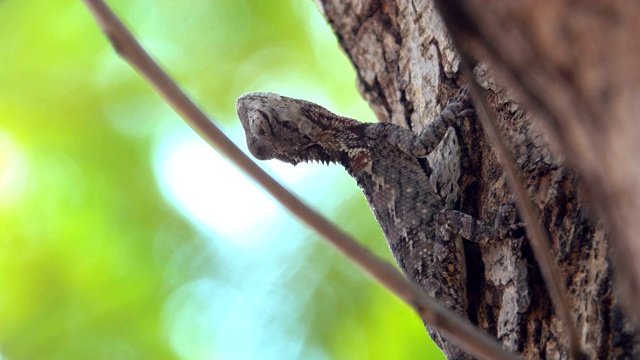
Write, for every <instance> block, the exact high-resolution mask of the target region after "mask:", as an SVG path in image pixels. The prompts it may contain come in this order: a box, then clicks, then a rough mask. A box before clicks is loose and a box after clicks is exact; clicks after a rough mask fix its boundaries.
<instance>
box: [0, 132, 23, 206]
mask: <svg viewBox="0 0 640 360" xmlns="http://www.w3.org/2000/svg"><path fill="white" fill-rule="evenodd" d="M20 152H21V151H20V150H19V149H18V146H17V145H16V143H15V142H14V141H13V140H12V139H11V138H10V137H9V135H7V134H6V133H4V132H2V130H0V206H10V205H11V204H14V203H15V202H16V201H18V200H19V199H20V195H21V194H22V190H23V189H24V185H25V180H26V177H27V166H26V165H27V164H26V162H25V159H24V158H23V156H22V154H21V153H20Z"/></svg>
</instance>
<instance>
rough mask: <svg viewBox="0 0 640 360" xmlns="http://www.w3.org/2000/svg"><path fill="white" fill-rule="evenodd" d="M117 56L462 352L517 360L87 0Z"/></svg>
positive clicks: (101, 4) (97, 3)
mask: <svg viewBox="0 0 640 360" xmlns="http://www.w3.org/2000/svg"><path fill="white" fill-rule="evenodd" d="M84 2H85V4H86V5H87V7H88V8H89V9H90V10H91V12H92V13H93V15H94V16H95V18H96V20H97V21H98V23H99V24H100V27H101V28H102V30H103V32H104V33H105V34H106V35H107V37H108V38H109V40H110V41H111V43H112V45H113V47H114V48H115V50H116V51H117V53H118V54H119V55H120V56H121V57H122V58H124V59H125V60H126V61H127V62H129V64H130V65H131V66H132V67H133V68H135V69H136V70H137V71H138V72H139V73H140V74H141V75H142V77H144V78H145V79H146V80H147V81H148V82H149V83H151V84H152V85H153V87H154V89H155V90H156V91H157V92H158V93H160V95H161V96H162V97H163V98H164V99H165V101H166V102H167V103H168V104H169V105H170V106H171V107H172V108H173V109H174V110H175V111H176V112H178V113H179V114H180V115H181V116H182V118H183V119H184V121H185V122H186V123H187V124H188V125H189V126H191V127H192V128H193V129H194V130H195V131H196V132H197V133H198V134H199V135H200V136H201V137H202V138H203V139H204V140H206V141H207V142H208V143H209V144H210V145H211V146H213V147H214V148H216V149H217V150H218V151H219V152H220V153H222V154H223V155H224V156H226V157H227V158H228V159H229V160H230V161H232V162H233V163H234V164H235V165H236V166H237V167H239V168H240V169H241V170H242V171H244V172H245V173H246V174H247V175H248V176H249V177H251V178H252V179H253V180H254V181H256V182H257V183H258V184H260V185H261V186H262V187H263V188H264V189H265V190H266V191H267V192H269V193H270V194H271V195H272V196H273V197H274V198H275V199H276V200H278V201H279V202H280V203H281V204H282V205H283V206H284V207H285V208H287V210H289V211H290V212H291V213H292V214H293V215H295V216H296V217H298V218H299V219H300V220H301V221H302V222H304V223H305V224H307V225H308V226H309V227H311V228H312V229H314V230H315V231H316V232H317V233H318V234H320V235H321V236H322V237H324V238H325V239H326V240H327V241H328V242H330V243H331V244H332V245H334V246H335V247H336V248H338V249H339V250H340V251H341V252H342V253H343V254H344V255H345V256H347V257H348V258H349V259H350V260H351V261H353V262H355V263H356V264H358V265H359V266H360V267H361V268H362V269H363V270H364V271H366V272H367V273H369V274H370V275H371V276H372V277H373V278H375V279H376V280H377V281H378V282H380V283H381V284H382V285H383V286H385V287H386V288H387V289H388V290H389V291H391V292H392V293H394V294H395V295H396V296H398V297H399V298H401V299H402V300H404V301H405V302H406V303H407V304H408V305H409V306H411V307H412V308H414V309H415V311H416V312H417V313H418V314H419V315H420V317H421V318H422V319H423V320H424V321H425V322H426V323H428V324H430V325H433V326H435V327H437V328H439V329H441V330H443V331H445V332H446V333H447V334H448V335H449V336H450V337H451V339H453V340H454V341H455V342H456V343H457V344H458V345H459V346H460V347H462V348H464V349H465V350H466V351H468V352H469V353H471V354H473V355H475V356H477V357H479V358H484V359H517V358H518V357H517V356H515V355H514V354H511V353H509V352H507V351H505V350H504V349H503V348H502V347H501V346H500V344H499V343H498V342H497V341H496V340H494V339H492V338H491V337H489V336H488V335H486V334H485V333H483V332H482V331H480V330H478V329H477V328H475V327H474V326H473V325H471V324H470V323H469V322H467V321H465V320H463V319H461V318H460V317H459V316H457V315H456V314H455V313H454V312H453V311H450V310H448V309H446V308H444V307H443V306H442V305H440V304H438V303H437V302H436V301H435V300H433V299H432V298H430V297H429V296H428V295H427V294H426V293H424V292H423V291H422V290H420V289H418V288H417V287H416V286H414V285H413V284H411V283H410V282H409V281H408V280H406V279H405V278H404V277H403V276H402V275H401V274H400V272H398V271H397V270H396V269H395V268H394V267H393V266H391V265H390V264H389V263H387V262H385V261H384V260H382V259H380V258H378V257H376V256H375V255H374V254H372V253H371V252H370V251H368V250H367V249H366V248H364V247H363V246H361V245H360V244H359V243H358V242H356V241H355V240H353V239H352V238H351V237H349V236H348V235H346V234H345V233H344V232H342V231H341V230H339V229H338V228H337V227H335V226H334V225H333V224H332V223H331V222H329V221H328V220H327V219H325V218H324V217H322V216H321V215H319V214H318V213H316V212H315V211H314V210H312V209H311V208H309V207H308V206H307V205H305V204H304V203H303V202H302V201H300V200H299V199H298V198H296V197H295V196H294V195H293V194H292V193H290V192H289V191H288V190H286V189H285V188H284V187H283V186H282V185H280V184H279V183H278V182H276V181H275V180H274V179H273V178H271V177H270V176H269V175H268V174H267V173H265V172H264V171H263V170H262V169H261V168H260V167H259V166H258V165H256V164H255V163H254V162H253V161H252V160H251V159H249V157H247V156H246V155H245V154H244V153H243V152H242V151H241V150H240V149H239V148H238V147H237V146H236V145H234V144H233V142H231V140H229V139H228V138H227V137H226V136H225V135H224V134H223V133H222V132H221V131H220V130H219V129H218V128H217V127H216V126H215V124H214V123H213V122H211V121H210V119H209V118H208V117H207V116H206V115H205V114H204V113H203V112H202V110H200V109H199V108H198V107H197V106H196V105H195V104H194V103H193V102H192V101H191V100H190V99H189V98H188V97H187V96H186V95H185V94H184V92H182V91H181V90H180V88H179V87H178V86H177V85H176V83H175V82H174V81H173V80H172V79H171V78H170V77H169V76H168V75H167V74H166V73H165V72H164V71H163V70H162V69H161V68H160V67H159V66H158V65H157V64H156V63H155V62H154V61H153V59H152V58H151V57H150V56H149V54H148V53H147V52H146V51H145V50H144V49H143V48H142V47H141V46H140V44H139V43H138V42H137V41H136V39H135V38H134V37H133V35H132V34H131V33H130V32H129V31H128V30H127V29H126V28H125V26H124V25H123V24H122V22H121V21H120V20H119V19H118V18H117V17H116V16H115V14H114V13H113V12H112V11H111V9H109V7H108V6H107V5H106V4H105V3H104V2H103V1H101V0H84Z"/></svg>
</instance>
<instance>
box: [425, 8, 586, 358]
mask: <svg viewBox="0 0 640 360" xmlns="http://www.w3.org/2000/svg"><path fill="white" fill-rule="evenodd" d="M436 2H437V3H438V10H439V12H440V14H441V16H442V18H443V20H444V22H445V24H446V26H447V29H448V30H449V32H450V34H451V39H452V41H453V43H454V46H455V47H456V49H457V50H458V54H460V67H461V69H462V72H463V75H464V76H465V77H466V78H467V80H468V81H469V85H470V90H471V96H472V98H473V101H474V103H475V105H476V112H477V113H478V116H479V118H480V119H481V120H482V123H483V125H484V128H485V130H486V131H487V133H488V135H489V138H490V139H491V143H492V144H493V146H494V148H495V150H496V153H497V154H498V159H499V160H500V163H501V164H502V168H503V169H504V171H505V174H506V177H507V181H508V183H509V186H510V187H511V189H512V190H513V191H514V193H515V195H516V204H517V207H518V210H519V211H520V214H521V215H522V218H523V220H524V222H525V225H526V230H527V235H528V238H529V239H530V243H531V247H532V248H533V252H534V255H535V258H536V261H537V262H538V264H539V265H540V271H541V273H542V276H543V278H544V280H545V284H546V286H547V289H548V291H549V295H550V296H551V299H552V301H553V304H554V306H555V309H556V311H557V313H558V316H559V317H560V319H562V321H563V322H564V324H565V327H566V330H567V337H568V339H569V351H570V355H571V357H572V358H574V359H584V358H586V353H585V352H584V351H583V349H582V346H581V344H580V340H579V339H578V332H577V331H576V327H575V324H574V320H573V318H572V316H571V312H570V310H569V303H568V300H567V295H566V290H565V288H564V286H563V285H562V284H563V282H562V281H561V277H560V274H559V273H558V271H557V267H556V265H555V261H554V260H553V259H554V258H553V255H552V253H551V248H550V246H549V238H548V237H547V233H546V232H545V231H544V230H543V229H542V225H541V224H540V219H539V218H538V215H537V213H536V212H535V211H534V209H533V205H532V204H531V200H530V199H529V196H528V194H527V191H526V190H525V188H524V185H523V184H522V181H521V180H520V177H519V175H518V171H517V169H516V167H515V162H514V161H513V158H512V157H511V153H510V152H509V150H508V149H507V145H506V143H505V140H504V137H503V136H502V134H501V133H500V130H499V129H498V125H497V120H496V116H495V114H494V112H493V111H492V110H491V108H490V107H489V105H488V104H487V102H486V100H485V96H484V89H483V88H482V87H481V86H480V84H478V82H477V81H476V77H475V75H474V73H473V70H472V69H473V65H471V64H473V63H474V62H475V61H474V60H473V58H472V57H471V56H470V54H469V53H467V52H466V49H465V48H464V45H463V37H464V34H465V33H473V32H480V31H481V30H480V29H478V28H477V27H476V26H474V24H473V22H472V21H471V20H470V18H469V17H468V16H467V14H466V13H465V12H464V10H463V9H462V7H463V5H461V4H459V3H458V2H455V1H454V2H450V1H445V0H437V1H436Z"/></svg>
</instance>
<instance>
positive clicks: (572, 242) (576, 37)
mask: <svg viewBox="0 0 640 360" xmlns="http://www.w3.org/2000/svg"><path fill="white" fill-rule="evenodd" d="M317 2H318V5H319V8H320V10H321V11H322V12H323V13H324V15H325V17H326V19H327V21H328V22H329V23H330V24H331V26H332V27H333V29H334V31H335V33H336V34H337V37H338V40H339V43H340V45H341V47H342V48H343V50H344V51H345V53H346V54H347V56H348V57H349V58H350V60H351V61H352V63H353V65H354V67H355V69H356V72H357V77H358V86H359V89H360V91H361V93H362V95H363V96H364V98H365V99H366V100H367V101H368V102H369V103H370V104H371V106H372V108H373V109H374V111H375V113H376V115H377V116H378V119H379V120H380V121H390V122H393V123H396V124H399V125H402V126H405V127H408V128H410V129H412V130H413V131H416V132H419V131H420V130H421V129H422V128H423V127H424V126H425V125H426V124H428V123H429V122H430V121H431V119H433V118H434V117H435V116H436V115H437V114H438V113H439V111H440V110H441V109H442V107H443V106H444V104H445V103H446V101H447V99H448V98H449V97H450V96H451V95H452V94H453V93H455V91H456V90H457V89H458V88H459V87H460V85H461V84H462V79H461V78H460V76H459V75H458V72H457V69H458V63H457V59H456V55H455V52H454V49H453V47H452V44H451V42H450V40H449V38H448V35H447V33H446V29H445V28H444V26H443V24H442V22H441V21H440V18H439V16H438V14H437V12H436V9H435V8H434V5H433V3H432V2H431V1H428V0H423V1H404V0H396V1H390V0H389V1H359V0H318V1H317ZM457 3H458V4H459V5H457V6H460V7H461V9H463V10H464V11H467V13H466V15H468V17H467V18H465V19H466V20H468V21H470V22H473V24H474V25H476V26H478V27H481V28H488V29H489V30H490V31H488V32H487V34H484V35H483V36H476V37H475V38H474V37H473V36H470V39H469V41H471V46H472V48H473V49H475V50H476V52H477V53H478V55H479V56H487V55H488V57H489V59H494V58H497V60H496V62H495V63H496V64H497V66H496V68H495V69H494V68H491V69H492V71H494V70H495V71H496V73H497V74H498V75H503V73H505V74H506V75H507V76H505V78H508V79H511V80H513V82H512V83H515V84H516V86H515V87H516V89H518V90H521V92H522V94H524V95H523V96H524V97H523V98H524V99H525V100H526V103H527V104H530V105H531V106H532V107H533V108H534V109H535V110H539V113H540V114H542V115H544V116H545V117H546V118H547V122H546V124H548V125H550V126H549V127H547V128H545V129H544V130H551V131H550V132H543V131H542V130H543V129H541V128H540V126H538V124H539V123H538V122H536V121H533V116H532V115H530V114H529V113H527V112H525V111H523V110H522V109H521V107H520V106H519V104H518V103H516V102H515V100H514V97H513V96H512V94H510V93H509V92H507V91H505V89H504V88H503V87H502V86H501V85H498V84H497V83H496V81H495V80H494V77H493V74H489V71H488V70H487V69H488V66H487V65H485V64H484V63H482V64H480V65H479V66H478V67H477V68H476V74H477V75H478V79H479V81H480V83H481V85H482V86H483V87H485V88H486V89H488V94H489V96H490V98H489V101H490V104H491V106H492V107H493V108H494V109H495V111H496V113H497V114H498V120H499V124H500V127H501V129H502V131H503V134H504V136H505V138H506V139H507V142H508V144H509V146H510V147H511V150H512V151H513V154H514V157H515V159H516V161H517V166H518V167H519V170H520V174H521V177H522V179H523V181H524V184H525V186H526V187H527V189H528V191H529V194H530V196H531V199H532V201H533V203H534V205H535V206H536V207H537V210H538V211H539V214H540V217H541V220H542V222H543V225H544V227H545V229H546V230H547V231H548V234H549V237H550V239H551V242H552V249H553V251H554V255H555V260H556V263H557V265H558V267H559V269H560V272H561V274H562V276H563V278H564V280H565V285H566V287H567V289H568V293H569V297H570V299H569V302H570V306H571V310H572V313H573V316H574V318H575V320H576V323H577V327H578V332H579V334H580V335H581V341H582V343H583V346H584V349H585V350H586V351H587V353H588V354H589V355H590V356H591V357H597V358H616V357H621V358H624V357H637V356H638V355H640V351H639V348H638V343H637V341H636V338H635V336H634V332H633V331H632V327H631V324H630V321H629V319H628V318H627V317H626V316H625V314H624V313H623V312H622V311H621V309H620V300H619V296H617V292H615V291H614V290H613V286H612V272H613V269H612V266H611V261H610V259H612V258H615V259H618V258H623V263H622V266H621V268H622V269H624V271H628V272H629V275H630V276H629V277H627V278H625V279H624V283H623V289H624V290H625V291H626V292H627V293H630V294H631V296H633V297H634V298H636V299H637V298H638V292H639V291H640V290H639V289H640V285H639V284H636V282H637V281H638V279H640V276H638V275H640V265H638V264H640V262H636V263H635V264H634V263H633V262H632V261H630V260H629V259H634V258H639V257H634V256H635V253H636V252H639V253H640V245H637V244H640V242H637V241H636V242H635V243H632V242H630V240H631V238H625V236H628V235H633V234H638V233H640V229H637V230H636V229H635V228H637V227H640V221H635V222H634V220H635V219H636V218H637V215H635V216H633V214H639V213H640V209H638V210H636V211H635V212H627V211H633V210H635V209H636V208H640V200H638V199H640V196H636V195H640V185H638V184H640V182H638V181H637V179H638V178H639V176H637V175H639V174H638V172H639V171H638V169H639V168H640V167H638V164H637V161H638V160H636V159H635V158H637V157H638V156H637V154H640V149H638V148H637V147H640V141H635V142H634V141H633V138H634V137H635V136H637V134H640V131H638V130H640V129H638V127H640V122H638V121H633V120H635V118H633V117H634V116H635V115H637V114H640V100H639V99H638V95H636V94H637V93H638V92H636V93H633V92H630V91H631V90H636V89H635V87H638V86H640V81H638V80H640V79H638V78H639V77H640V76H638V75H640V67H639V66H637V62H636V63H631V62H629V61H630V60H631V59H629V56H626V53H624V50H623V49H622V48H620V46H622V45H624V44H625V41H627V42H628V40H629V39H631V34H639V33H640V29H635V28H637V27H640V23H639V22H637V21H635V20H634V19H638V18H640V17H639V16H638V15H640V14H639V12H638V7H635V8H633V9H632V10H634V11H635V12H631V10H628V9H627V10H626V11H629V12H630V13H624V11H623V10H624V9H622V6H618V5H616V4H618V3H616V2H607V3H606V4H607V5H599V6H595V5H591V6H586V5H585V6H583V7H582V8H580V7H577V6H574V7H570V6H568V5H566V4H564V3H562V2H551V1H547V2H540V3H539V2H538V1H535V0H531V1H519V2H510V1H498V0H495V1H488V2H473V1H469V2H468V4H466V2H457ZM585 3H588V2H586V1H585ZM467 5H468V6H469V8H466V7H465V6H467ZM507 5H509V6H507ZM576 8H578V9H576ZM609 8H611V9H609ZM575 11H579V12H578V14H579V15H580V16H578V17H577V18H575V19H574V18H571V21H565V20H567V19H568V18H570V16H569V13H571V14H573V12H575ZM613 21H623V25H620V26H624V24H627V25H629V26H630V27H631V28H629V29H626V30H625V29H620V28H619V26H618V27H616V26H613V25H612V22H613ZM464 25H465V26H467V25H469V24H464ZM554 26H555V27H554ZM598 26H600V27H601V26H612V27H613V28H614V30H615V31H614V30H612V31H613V33H611V34H610V35H611V36H612V37H613V36H615V39H616V41H614V42H613V44H612V46H617V48H616V50H617V51H618V52H617V53H615V54H613V55H612V54H608V53H603V51H607V50H606V49H601V48H598V47H597V46H594V44H593V42H596V43H597V42H605V41H607V38H606V37H605V35H602V34H598V36H596V37H595V38H590V36H592V35H594V34H595V33H596V29H597V27H598ZM594 27H595V29H594ZM467 30H469V31H472V30H474V29H472V28H469V27H467ZM470 35H472V34H470ZM625 36H626V37H625ZM494 37H495V39H494ZM638 44H639V42H637V41H636V42H635V43H634V45H635V49H632V50H633V51H636V50H638V47H640V45H638ZM494 47H495V48H498V50H500V51H502V52H503V53H505V54H508V55H509V56H511V58H508V60H509V61H511V62H514V63H516V65H517V66H518V67H517V68H516V69H515V70H512V71H508V70H501V69H500V66H501V65H503V63H505V61H499V60H501V58H504V56H505V55H504V54H503V55H501V56H497V55H496V53H500V51H498V50H495V48H494ZM637 54H638V52H636V53H635V54H634V55H636V56H635V58H634V59H638V56H637ZM585 57H586V58H585ZM599 61H607V63H606V64H607V67H606V68H604V69H601V68H599V67H598V66H599V64H598V62H599ZM631 64H633V65H634V66H631ZM511 65H513V64H511ZM615 66H621V67H622V69H621V70H623V71H627V72H629V73H632V75H633V78H632V79H633V81H634V82H633V84H629V83H627V81H628V79H625V78H624V76H619V75H618V74H617V73H616V71H617V70H618V69H616V68H615ZM514 67H515V65H514ZM529 68H532V69H533V73H532V74H529V75H522V74H520V73H519V72H518V71H522V72H525V70H524V69H529ZM596 70H599V71H596ZM514 73H515V74H520V75H519V76H524V80H526V81H523V79H522V78H520V77H519V76H516V75H514ZM523 83H524V85H523ZM510 84H511V83H510ZM518 86H519V88H518ZM625 86H626V87H625ZM630 86H632V87H633V88H631V87H630ZM583 104H588V106H586V107H582V105H583ZM549 107H550V109H549ZM539 108H542V110H540V109H539ZM614 120H615V121H614ZM625 131H626V133H625ZM620 132H622V134H621V133H620ZM548 134H551V136H550V138H551V139H558V140H559V141H557V142H555V143H554V144H555V146H554V147H553V148H552V147H551V143H550V141H549V137H548ZM599 140H600V141H602V142H601V143H598V141H599ZM620 141H623V142H624V143H623V144H619V142H620ZM561 154H562V155H561ZM564 156H566V157H567V158H568V159H569V160H570V161H571V163H572V164H573V165H575V169H576V170H577V173H578V174H579V175H580V179H583V180H584V181H583V182H581V181H579V180H578V177H577V176H576V175H575V174H574V173H573V172H572V171H571V170H569V169H568V167H567V166H565V164H564ZM457 157H461V159H462V161H461V162H457V161H450V159H455V158H457ZM634 157H635V158H634ZM634 160H635V161H634ZM429 161H430V163H431V166H432V168H433V169H434V173H433V176H432V181H433V182H434V185H435V186H436V189H437V190H438V191H439V193H440V195H441V196H442V197H443V198H444V199H445V202H446V204H447V206H448V207H453V208H457V209H460V210H462V211H464V212H466V213H468V214H471V215H474V216H476V217H478V218H480V219H484V220H486V221H491V219H493V217H494V216H495V214H496V211H497V210H498V209H499V208H500V206H501V205H502V204H504V203H507V202H509V201H511V192H510V191H509V189H508V187H507V186H506V183H505V179H504V176H503V173H502V170H501V167H500V165H499V163H498V162H497V159H496V157H495V154H494V152H493V151H492V148H491V144H489V143H488V142H487V140H486V139H485V136H484V134H483V132H482V129H481V126H480V124H479V123H478V122H472V123H470V124H468V126H466V128H464V129H462V133H461V134H455V132H452V131H451V132H450V133H449V135H448V137H447V139H446V141H444V142H443V143H442V144H441V146H440V147H439V149H438V150H437V151H436V153H435V154H434V155H433V156H431V157H430V158H429ZM458 163H460V165H458ZM625 164H626V165H629V167H628V168H625V167H624V166H622V165H625ZM633 175H636V176H633ZM625 189H627V190H634V191H635V192H632V195H633V196H636V197H630V198H629V199H622V198H621V197H620V196H621V195H624V190H625ZM587 193H589V194H590V195H591V197H590V198H589V199H587ZM623 200H625V201H623ZM619 201H623V202H624V203H623V204H620V202H619ZM596 203H597V206H595V205H594V204H596ZM614 205H615V207H614ZM597 210H601V212H597ZM602 211H603V212H602ZM602 214H605V215H607V216H604V217H603V218H604V220H605V221H604V222H601V221H599V220H598V219H599V218H602V216H601V215H602ZM603 223H606V224H608V225H610V226H613V227H612V228H613V229H615V230H616V234H617V235H618V236H619V239H618V241H616V245H619V246H618V247H617V248H616V250H621V251H624V252H625V253H624V254H627V252H628V256H622V255H621V254H620V253H618V252H614V254H613V255H611V254H609V253H610V250H609V239H610V238H611V237H612V236H611V232H609V231H607V230H606V229H605V226H604V225H603ZM626 226H631V228H627V227H626ZM629 229H632V232H628V231H629ZM623 245H624V246H623ZM636 247H637V249H636ZM465 249H466V250H465V251H466V262H467V269H468V281H467V285H468V286H467V290H468V297H469V303H470V306H469V311H468V318H469V320H470V321H471V322H473V323H475V324H477V325H478V326H480V327H481V328H482V329H484V330H485V331H487V332H488V333H490V334H492V335H494V336H495V337H496V338H497V339H499V340H500V341H501V342H502V343H503V344H504V346H505V347H506V348H508V349H510V350H513V351H516V352H519V353H522V354H523V355H524V356H525V357H527V358H531V359H537V358H552V359H561V358H566V357H567V341H566V336H565V332H564V330H563V324H562V323H560V321H559V320H558V318H557V316H556V314H555V313H554V310H553V307H552V305H551V302H550V299H549V296H548V294H547V291H546V289H545V287H544V284H543V282H542V279H541V277H540V274H539V271H538V268H537V265H536V262H535V259H534V258H533V255H532V252H531V250H530V248H529V245H528V243H527V240H526V239H518V240H515V241H511V242H502V243H494V244H491V245H489V246H486V247H479V246H477V245H473V244H469V243H466V244H465ZM638 255H639V256H640V254H638ZM636 304H639V303H638V302H636V303H635V304H634V305H635V306H637V307H640V305H636ZM634 312H635V313H636V314H640V311H637V310H635V309H634Z"/></svg>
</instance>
